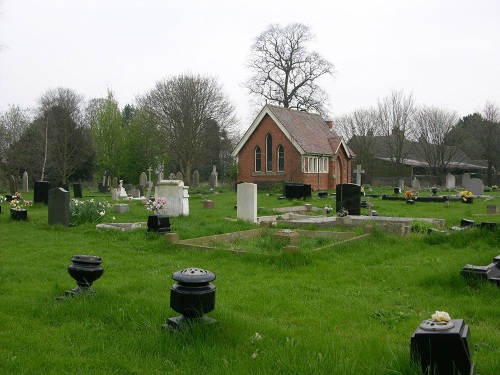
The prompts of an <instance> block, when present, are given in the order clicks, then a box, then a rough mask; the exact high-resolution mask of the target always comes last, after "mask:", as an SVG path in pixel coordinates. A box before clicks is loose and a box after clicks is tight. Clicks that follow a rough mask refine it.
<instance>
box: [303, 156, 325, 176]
mask: <svg viewBox="0 0 500 375" xmlns="http://www.w3.org/2000/svg"><path fill="white" fill-rule="evenodd" d="M328 165H329V163H328V156H323V157H318V156H304V164H303V167H304V173H328V169H329V166H328Z"/></svg>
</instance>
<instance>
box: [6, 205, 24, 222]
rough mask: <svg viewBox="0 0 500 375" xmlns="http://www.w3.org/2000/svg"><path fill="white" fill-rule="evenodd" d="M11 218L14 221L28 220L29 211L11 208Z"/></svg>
mask: <svg viewBox="0 0 500 375" xmlns="http://www.w3.org/2000/svg"><path fill="white" fill-rule="evenodd" d="M10 217H11V219H12V220H16V221H20V220H27V219H28V210H26V209H19V208H11V209H10Z"/></svg>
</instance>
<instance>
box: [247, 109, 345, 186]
mask: <svg viewBox="0 0 500 375" xmlns="http://www.w3.org/2000/svg"><path fill="white" fill-rule="evenodd" d="M268 133H269V134H271V136H272V138H273V168H272V172H266V135H267V134H268ZM279 145H282V146H283V148H284V151H285V168H284V172H281V173H278V171H277V169H278V159H277V158H278V155H277V148H278V146H279ZM256 146H259V147H260V150H261V155H262V156H261V160H262V165H261V170H262V171H261V172H260V173H258V172H255V170H254V155H255V147H256ZM338 157H340V158H341V159H342V161H343V162H342V166H343V173H342V176H343V177H342V181H337V180H336V179H335V178H333V176H335V175H336V171H335V168H334V162H333V159H332V160H330V163H329V173H320V174H319V181H318V173H302V158H301V155H300V153H299V152H298V151H297V149H296V148H295V147H294V146H293V145H292V143H291V142H290V141H289V140H288V138H287V137H286V136H285V135H284V134H283V133H282V132H281V130H280V128H279V127H278V126H277V125H276V124H275V123H274V121H273V120H272V119H271V117H270V116H269V115H266V116H264V118H263V119H262V121H261V123H260V124H259V125H258V126H257V128H256V129H255V130H254V132H253V133H252V135H251V136H250V138H249V139H248V140H247V142H246V143H245V144H244V145H243V147H242V148H241V149H240V152H239V154H238V181H244V182H251V183H256V182H260V181H284V182H302V183H305V184H310V185H311V188H312V189H313V190H327V189H334V188H335V186H336V184H337V183H346V182H350V180H351V178H350V175H351V162H350V160H349V159H348V158H347V156H346V154H345V152H344V150H343V148H342V147H341V151H340V153H339V155H338ZM318 183H319V188H318Z"/></svg>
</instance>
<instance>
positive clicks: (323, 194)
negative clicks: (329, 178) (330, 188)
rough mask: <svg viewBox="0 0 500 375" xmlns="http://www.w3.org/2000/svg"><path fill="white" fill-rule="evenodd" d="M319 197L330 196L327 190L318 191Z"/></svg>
mask: <svg viewBox="0 0 500 375" xmlns="http://www.w3.org/2000/svg"><path fill="white" fill-rule="evenodd" d="M318 198H328V192H327V191H318Z"/></svg>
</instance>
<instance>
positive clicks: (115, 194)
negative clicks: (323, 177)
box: [111, 188, 119, 201]
mask: <svg viewBox="0 0 500 375" xmlns="http://www.w3.org/2000/svg"><path fill="white" fill-rule="evenodd" d="M111 199H112V200H114V201H117V200H118V199H119V197H118V189H117V188H111Z"/></svg>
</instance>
